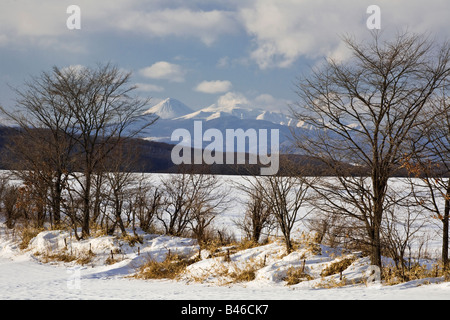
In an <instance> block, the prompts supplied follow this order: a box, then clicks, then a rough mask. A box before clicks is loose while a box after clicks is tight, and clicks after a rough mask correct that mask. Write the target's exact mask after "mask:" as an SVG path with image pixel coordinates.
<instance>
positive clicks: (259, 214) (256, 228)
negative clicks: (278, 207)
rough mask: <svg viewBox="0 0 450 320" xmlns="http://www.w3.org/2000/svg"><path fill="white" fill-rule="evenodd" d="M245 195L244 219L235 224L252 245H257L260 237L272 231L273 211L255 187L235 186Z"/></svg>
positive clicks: (261, 192) (262, 193)
mask: <svg viewBox="0 0 450 320" xmlns="http://www.w3.org/2000/svg"><path fill="white" fill-rule="evenodd" d="M237 188H238V189H239V190H242V191H243V192H244V193H245V194H246V195H247V198H248V199H247V202H246V204H245V205H246V210H245V214H244V217H243V218H242V219H240V220H237V221H235V224H236V225H237V226H238V227H239V228H240V229H241V230H242V231H243V232H244V234H245V235H246V237H247V238H248V239H249V240H251V241H253V242H254V243H259V241H260V240H261V236H262V235H263V234H264V233H266V234H267V235H268V234H270V232H271V231H272V230H273V228H274V225H275V221H274V215H273V212H272V211H273V210H272V208H271V207H270V206H267V204H266V203H265V201H264V192H263V191H261V190H260V189H258V188H256V187H255V186H248V185H247V184H240V185H238V186H237Z"/></svg>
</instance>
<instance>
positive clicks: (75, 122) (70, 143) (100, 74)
mask: <svg viewBox="0 0 450 320" xmlns="http://www.w3.org/2000/svg"><path fill="white" fill-rule="evenodd" d="M130 75H131V74H130V73H124V72H122V71H120V70H119V69H118V68H117V67H115V66H112V65H110V64H107V65H104V66H102V65H99V66H98V67H97V68H87V67H82V68H78V67H69V68H64V69H59V68H57V67H54V68H53V70H52V72H49V73H47V72H44V73H42V75H41V76H40V77H36V78H33V79H32V80H31V81H30V82H28V83H26V86H25V89H24V90H23V91H18V95H19V99H18V106H19V107H20V108H22V109H23V112H21V113H18V114H17V115H16V114H15V113H14V112H7V111H6V110H4V109H2V111H3V112H4V113H5V114H7V115H8V117H9V118H10V119H12V120H14V121H16V122H17V123H18V124H19V126H20V128H21V130H22V131H23V132H25V133H26V135H27V137H33V138H34V140H32V141H34V142H36V141H41V142H42V143H39V144H36V146H37V148H38V151H39V152H37V153H36V154H38V155H39V157H37V158H33V159H28V158H27V152H26V150H25V149H24V148H22V149H21V150H20V152H18V153H19V154H20V155H21V156H23V157H22V158H23V159H27V160H29V161H27V163H26V168H27V169H28V170H33V171H34V173H35V174H41V173H48V172H50V173H51V174H46V175H45V177H43V178H42V179H40V180H45V181H51V183H52V184H53V186H52V188H51V190H52V193H51V194H52V195H53V201H52V206H53V207H54V208H53V211H54V213H53V216H54V217H55V220H58V219H59V215H60V207H61V201H62V199H61V194H62V191H63V190H64V186H65V183H66V182H67V179H68V175H69V174H71V176H72V178H73V179H76V180H77V182H78V187H79V188H74V189H72V190H71V191H77V192H79V196H80V197H81V199H82V219H81V221H80V222H81V227H82V236H83V237H84V236H88V235H89V230H90V226H89V224H90V222H91V221H90V220H91V217H92V210H93V208H96V206H94V205H93V203H92V202H93V200H92V199H93V197H92V191H93V184H94V182H93V179H94V178H95V177H100V176H101V175H99V172H100V171H101V169H102V167H101V166H102V163H103V161H104V160H105V159H106V158H107V157H108V156H109V155H110V153H111V152H112V150H114V148H115V147H116V146H117V145H118V143H119V142H121V141H123V140H125V139H128V138H132V137H135V136H136V135H137V134H138V133H139V132H141V131H142V130H143V129H144V128H146V127H148V126H149V125H151V124H152V123H153V122H154V121H155V120H156V119H155V118H151V116H148V117H147V119H146V120H147V121H144V122H142V121H141V122H139V121H138V120H140V119H142V118H141V117H142V114H143V111H144V110H145V109H144V108H145V106H146V105H147V104H148V100H142V99H140V98H137V97H133V96H132V95H131V94H132V91H133V90H134V89H135V87H134V86H130V85H129V84H128V83H129V80H130ZM33 129H39V130H43V132H44V133H43V134H42V136H41V135H39V134H38V133H40V131H38V130H33ZM25 140H26V139H25ZM47 167H49V168H48V170H46V169H47ZM75 171H79V172H81V173H82V174H81V175H80V174H72V173H74V172H75ZM74 222H75V220H74Z"/></svg>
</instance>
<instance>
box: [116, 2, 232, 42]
mask: <svg viewBox="0 0 450 320" xmlns="http://www.w3.org/2000/svg"><path fill="white" fill-rule="evenodd" d="M115 22H116V23H115V28H117V29H120V30H125V31H132V32H134V33H142V34H143V35H145V36H149V37H166V36H178V37H193V38H199V39H200V40H201V41H203V42H204V43H205V44H206V45H211V44H212V43H214V42H215V41H216V40H217V39H218V38H219V37H220V36H221V35H226V34H233V33H236V32H237V30H238V27H239V25H238V23H237V22H236V19H235V14H234V13H233V12H227V11H220V10H210V11H203V10H198V9H188V8H185V7H182V8H174V9H169V8H163V9H154V10H132V11H130V12H127V13H126V14H124V15H121V16H118V17H117V20H116V21H115Z"/></svg>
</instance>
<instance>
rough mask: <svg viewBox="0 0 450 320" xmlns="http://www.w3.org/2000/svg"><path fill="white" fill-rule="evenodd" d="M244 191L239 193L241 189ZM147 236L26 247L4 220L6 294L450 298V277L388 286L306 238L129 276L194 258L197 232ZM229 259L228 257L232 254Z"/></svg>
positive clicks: (49, 238) (61, 235)
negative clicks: (157, 276) (164, 273)
mask: <svg viewBox="0 0 450 320" xmlns="http://www.w3.org/2000/svg"><path fill="white" fill-rule="evenodd" d="M236 196H237V194H236ZM241 210H242V206H241V205H238V204H237V205H236V206H234V207H233V208H232V209H230V211H228V213H227V214H226V215H225V216H223V217H221V219H219V220H218V223H219V225H221V226H222V227H229V228H231V227H233V223H232V222H231V221H232V219H233V218H236V217H237V216H238V215H239V214H240V211H241ZM140 235H141V237H142V243H136V244H134V245H130V244H129V243H128V242H127V241H125V240H123V239H119V238H117V237H112V236H101V237H95V238H94V237H93V238H91V239H87V240H83V241H75V240H74V239H73V237H72V234H71V233H70V232H68V231H45V232H42V233H40V234H39V235H38V236H36V237H35V238H34V239H33V240H32V241H31V242H30V244H29V246H28V248H27V249H26V250H20V249H19V243H20V239H19V237H18V236H17V234H16V235H13V234H12V231H10V230H7V229H6V227H5V225H4V224H3V223H1V221H0V299H125V300H136V299H150V300H299V299H320V300H326V299H348V300H355V299H389V300H391V299H446V300H447V299H449V298H450V283H449V282H443V281H442V279H441V278H433V279H424V280H420V281H411V282H408V283H404V284H400V285H395V286H386V285H380V284H371V285H368V284H365V282H366V280H367V277H368V274H367V270H368V268H369V261H368V259H367V258H364V257H360V256H358V254H348V253H347V254H343V253H341V252H336V251H334V250H332V249H331V248H328V247H326V246H317V245H316V246H314V245H311V242H310V241H307V240H304V241H303V242H300V245H299V247H298V248H297V250H296V251H294V252H292V253H291V254H289V255H286V254H285V251H284V246H283V244H282V243H281V242H279V241H272V242H270V243H268V244H267V245H264V246H260V247H255V248H250V249H245V250H236V248H230V254H229V256H227V255H226V254H225V252H226V249H224V250H223V252H222V254H219V255H215V256H211V255H210V253H209V252H208V251H205V250H202V252H201V257H202V259H200V260H199V261H197V262H196V263H194V264H191V265H190V266H189V267H188V268H187V269H186V271H185V272H184V273H183V274H182V275H181V276H180V278H179V279H178V280H142V279H136V278H133V277H130V275H132V274H134V273H135V272H136V270H137V268H138V267H139V266H140V265H141V264H142V263H143V262H144V261H145V260H146V259H149V258H151V259H152V260H157V261H163V260H164V259H165V257H166V256H167V255H168V254H178V255H183V256H187V257H195V256H197V255H198V254H199V253H198V249H199V248H198V246H197V244H196V242H195V241H194V240H192V239H187V238H176V237H169V236H160V235H150V234H144V233H141V234H140ZM437 243H438V242H437ZM55 254H59V255H61V254H67V255H69V254H70V255H74V256H77V257H84V256H90V259H87V261H86V262H85V263H84V264H83V265H80V264H79V263H77V262H75V261H72V262H65V263H63V262H46V263H44V262H43V261H46V260H49V259H48V257H51V256H52V255H55ZM226 258H227V259H226ZM345 258H351V259H352V261H353V262H352V264H351V265H349V267H348V268H347V269H346V270H345V271H343V273H342V279H343V280H342V281H345V282H346V283H347V285H346V286H343V287H339V288H337V287H334V288H327V287H328V286H329V285H331V286H335V285H336V284H339V283H341V280H340V277H341V275H339V274H334V275H330V276H321V272H322V271H323V270H324V269H325V268H327V267H328V266H329V265H330V264H332V263H335V262H338V261H340V260H342V259H345ZM299 269H302V270H303V271H304V272H305V273H306V274H308V275H309V276H310V277H311V278H310V279H303V280H304V281H302V282H300V283H297V284H293V285H287V283H286V277H287V275H288V273H289V271H290V270H299ZM243 271H249V272H250V273H252V275H253V277H252V279H253V280H251V281H244V282H236V281H235V280H233V274H234V275H236V274H238V273H240V272H243Z"/></svg>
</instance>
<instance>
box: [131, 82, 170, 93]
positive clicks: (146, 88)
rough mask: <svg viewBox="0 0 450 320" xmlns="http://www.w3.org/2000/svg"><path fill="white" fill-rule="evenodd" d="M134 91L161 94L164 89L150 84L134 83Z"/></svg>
mask: <svg viewBox="0 0 450 320" xmlns="http://www.w3.org/2000/svg"><path fill="white" fill-rule="evenodd" d="M136 87H137V88H136V90H138V91H144V92H163V91H164V87H161V86H157V85H154V84H150V83H136Z"/></svg>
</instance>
